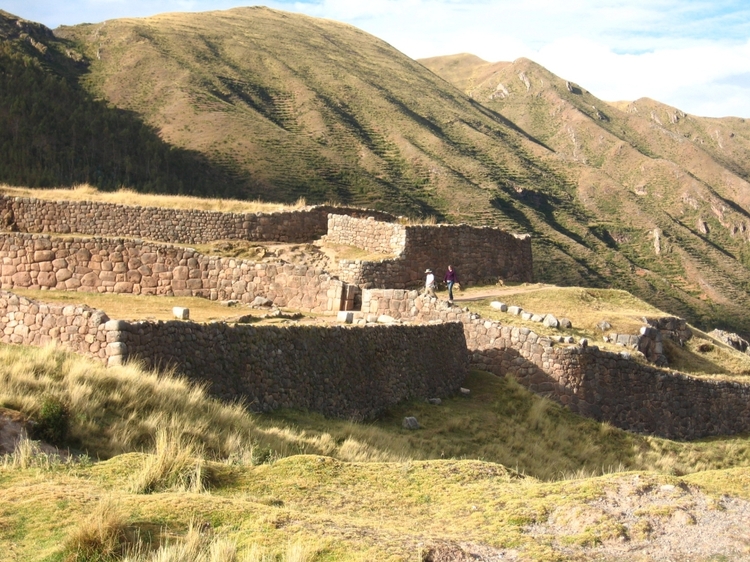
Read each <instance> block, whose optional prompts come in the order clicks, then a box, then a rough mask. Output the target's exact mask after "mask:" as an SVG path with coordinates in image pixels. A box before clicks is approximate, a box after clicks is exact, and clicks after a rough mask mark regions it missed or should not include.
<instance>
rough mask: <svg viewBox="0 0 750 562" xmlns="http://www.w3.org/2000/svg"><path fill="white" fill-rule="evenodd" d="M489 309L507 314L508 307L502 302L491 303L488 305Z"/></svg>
mask: <svg viewBox="0 0 750 562" xmlns="http://www.w3.org/2000/svg"><path fill="white" fill-rule="evenodd" d="M490 307H491V308H494V309H495V310H499V311H500V312H508V305H507V304H505V303H504V302H500V301H492V302H491V303H490Z"/></svg>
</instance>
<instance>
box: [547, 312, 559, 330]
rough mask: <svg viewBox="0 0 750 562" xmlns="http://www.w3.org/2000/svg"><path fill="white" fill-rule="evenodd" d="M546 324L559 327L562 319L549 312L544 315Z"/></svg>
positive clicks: (550, 326)
mask: <svg viewBox="0 0 750 562" xmlns="http://www.w3.org/2000/svg"><path fill="white" fill-rule="evenodd" d="M544 325H545V326H547V327H549V328H559V327H560V321H559V320H558V319H557V318H555V317H554V316H553V315H552V314H547V315H546V316H545V317H544Z"/></svg>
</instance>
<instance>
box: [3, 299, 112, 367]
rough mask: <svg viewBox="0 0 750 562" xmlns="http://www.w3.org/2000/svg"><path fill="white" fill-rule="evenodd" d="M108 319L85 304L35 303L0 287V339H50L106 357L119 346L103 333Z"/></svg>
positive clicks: (27, 342)
mask: <svg viewBox="0 0 750 562" xmlns="http://www.w3.org/2000/svg"><path fill="white" fill-rule="evenodd" d="M108 320H109V318H108V317H107V315H106V314H105V313H104V312H102V311H101V310H96V309H94V308H90V307H88V306H84V305H57V304H45V303H39V302H35V301H32V300H30V299H27V298H24V297H19V296H18V295H14V294H12V293H9V292H7V291H0V332H1V333H2V336H1V337H0V341H1V342H2V343H14V344H21V345H35V346H44V345H47V344H50V343H53V342H54V343H59V344H62V345H63V346H65V347H66V348H68V349H70V350H71V351H75V352H76V353H80V354H82V355H86V356H88V357H94V358H96V359H99V360H101V361H106V360H107V358H108V357H109V356H110V355H114V354H119V353H118V350H119V348H120V346H119V345H118V344H117V343H115V342H114V339H112V338H109V339H108V337H107V331H106V330H105V324H106V323H107V321H108ZM108 346H109V348H108Z"/></svg>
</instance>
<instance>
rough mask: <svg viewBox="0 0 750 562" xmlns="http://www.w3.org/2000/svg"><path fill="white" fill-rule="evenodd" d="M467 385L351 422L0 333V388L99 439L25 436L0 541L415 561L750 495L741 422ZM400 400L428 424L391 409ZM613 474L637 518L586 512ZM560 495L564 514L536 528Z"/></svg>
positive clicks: (32, 412)
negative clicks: (614, 419)
mask: <svg viewBox="0 0 750 562" xmlns="http://www.w3.org/2000/svg"><path fill="white" fill-rule="evenodd" d="M466 385H467V386H468V387H469V388H470V389H471V391H472V392H471V395H470V397H469V398H466V397H457V398H452V399H447V400H445V401H444V402H443V403H442V404H441V405H440V406H433V405H430V404H426V403H421V402H413V403H405V404H401V405H399V406H398V407H396V408H393V409H392V410H390V411H389V412H388V413H386V414H385V415H384V416H382V417H381V418H380V419H378V420H377V421H375V422H372V423H368V424H354V423H351V422H347V421H342V420H330V419H325V418H323V417H321V416H318V415H315V414H309V413H304V412H293V411H282V412H277V413H274V414H270V415H256V414H251V413H248V412H247V411H245V410H244V409H242V408H241V407H239V406H237V405H227V404H222V403H220V402H218V401H216V400H214V399H212V398H210V397H208V396H207V395H206V394H205V392H204V391H202V390H201V389H200V388H196V387H194V386H192V385H190V384H188V383H186V382H185V381H181V380H179V379H175V378H174V377H173V375H172V374H170V373H161V374H160V373H149V372H144V371H142V370H141V369H139V368H138V367H137V366H134V365H131V366H127V367H114V368H110V369H105V368H103V367H101V366H100V365H98V364H95V363H92V362H89V361H88V360H86V359H81V358H79V357H76V356H74V355H71V354H66V353H62V352H59V351H55V350H53V349H50V348H46V349H41V350H40V349H26V348H20V347H9V346H0V404H2V405H4V406H5V407H10V408H13V409H17V410H20V411H22V412H24V414H25V415H28V416H30V417H32V418H34V417H36V416H38V414H39V411H40V404H41V403H42V401H43V400H49V399H52V398H54V399H56V400H59V401H60V402H62V403H64V404H66V407H67V408H68V411H69V414H70V427H69V433H68V437H67V439H66V441H67V442H68V443H69V444H71V445H72V446H73V447H74V451H82V450H86V451H88V453H89V456H90V458H107V457H111V458H110V460H107V461H106V462H92V461H90V460H85V459H84V460H79V461H70V460H68V461H64V460H60V459H58V458H57V457H55V456H50V455H49V454H45V453H42V452H40V451H38V450H35V447H34V444H33V443H28V442H27V443H23V444H22V446H21V447H19V449H18V450H17V451H16V453H15V454H13V455H10V456H6V457H5V458H4V460H3V462H2V464H0V523H1V524H2V529H3V532H2V533H0V547H1V548H3V549H4V551H5V552H11V553H12V554H13V555H14V557H15V558H14V559H16V560H48V561H52V560H59V561H63V560H81V561H83V560H87V561H93V560H128V561H131V562H146V561H151V560H153V561H154V562H156V561H157V560H159V561H164V560H195V561H198V560H205V561H209V560H211V561H216V562H219V561H232V560H237V561H257V562H260V561H263V560H265V561H270V560H274V561H282V562H300V561H302V562H313V561H328V560H330V561H333V560H342V561H343V560H358V561H364V560H394V561H395V560H403V561H409V560H415V561H420V562H422V561H424V560H429V559H430V558H429V555H430V554H429V553H432V555H435V556H437V554H435V553H440V552H442V550H441V549H446V548H447V549H449V550H450V548H457V546H456V545H459V544H463V545H466V544H481V545H485V547H483V548H490V549H494V550H493V551H496V552H500V551H502V552H506V553H509V552H511V551H513V552H516V554H521V559H525V560H563V559H568V558H566V557H565V556H563V555H562V554H561V552H562V551H561V550H560V549H561V548H562V546H561V545H569V546H571V545H572V547H575V548H578V549H580V548H584V549H586V548H593V547H597V545H599V546H602V545H607V544H609V543H610V542H611V541H620V540H621V539H620V538H618V537H627V538H628V540H629V541H638V540H641V539H640V538H639V537H641V534H642V532H643V529H642V527H645V526H646V525H647V524H652V523H654V521H653V520H654V518H655V517H656V518H658V517H663V515H661V514H663V513H666V514H670V513H673V512H675V511H678V510H682V509H685V505H687V503H689V502H693V504H695V505H696V506H697V505H698V504H700V505H703V504H706V503H708V504H709V505H714V507H713V508H712V509H714V510H718V511H717V513H719V512H722V510H724V512H727V510H729V511H728V515H731V510H732V509H734V508H733V507H731V506H730V505H729V504H727V506H726V507H722V506H724V503H722V502H725V501H726V500H725V499H722V497H724V496H725V495H726V494H730V495H732V496H736V497H739V498H746V499H750V487H748V485H747V482H748V481H750V479H749V477H748V474H750V472H749V471H748V469H747V468H746V467H747V466H749V465H750V440H749V439H748V437H747V436H735V437H731V438H714V439H707V440H701V441H697V442H692V443H680V442H673V441H668V440H663V439H656V438H650V437H644V436H637V435H633V434H629V433H627V432H624V431H621V430H618V429H615V428H613V427H611V426H608V425H607V424H600V423H597V422H594V421H592V420H588V419H584V418H580V417H578V416H575V415H573V414H571V413H570V412H569V411H567V410H565V409H563V408H561V407H560V406H558V405H556V404H554V403H552V402H549V401H548V400H546V399H543V398H540V397H538V396H534V395H531V394H529V393H528V392H527V391H526V390H524V389H523V388H521V387H519V386H518V385H517V384H515V383H513V382H512V381H508V380H505V379H501V378H498V377H495V376H493V375H489V374H487V373H481V372H474V373H472V374H471V376H470V377H469V379H468V380H467V381H466ZM405 415H415V416H417V417H418V419H419V421H420V425H422V426H423V429H420V430H419V431H416V432H409V431H407V430H404V429H402V428H401V426H400V420H401V419H402V418H403V416H405ZM129 451H134V452H129ZM138 451H144V452H138ZM113 455H114V456H113ZM632 471H639V472H632ZM681 475H685V476H681ZM634 482H637V485H634V484H633V483H634ZM665 486H666V487H667V488H669V487H672V488H674V489H676V490H677V491H678V492H679V493H677V492H676V493H675V494H672V495H669V494H667V496H669V497H665V494H664V493H662V492H660V490H662V489H665V488H664V487H665ZM704 490H705V491H704ZM612 494H616V495H617V497H618V498H620V499H619V500H618V501H626V500H627V501H637V502H639V505H640V504H643V505H644V507H642V508H641V509H640V510H639V511H638V513H639V514H640V515H638V517H637V519H638V521H636V522H633V521H629V522H626V523H627V524H626V523H623V521H621V518H618V516H617V515H614V514H612V513H609V512H607V513H603V512H602V513H599V512H597V513H598V515H597V516H596V517H592V516H591V509H592V507H591V505H592V503H596V502H602V501H605V500H606V498H611V497H612ZM712 498H713V499H712ZM647 499H648V502H650V503H648V502H647V504H644V503H643V502H645V501H646V500H647ZM606 501H611V500H606ZM711 502H713V503H711ZM691 505H692V504H691ZM691 509H692V510H693V511H694V512H696V513H697V511H696V510H698V507H695V506H694V507H692V508H691ZM563 512H566V513H570V514H575V515H568V516H566V517H567V519H566V520H567V521H569V524H567V525H566V526H563V527H564V528H563V529H562V530H560V529H558V530H556V531H555V532H554V533H551V534H546V535H543V536H541V537H540V536H535V535H534V534H533V533H530V532H529V528H530V526H531V527H533V526H535V525H550V524H551V523H550V522H551V521H557V522H558V526H559V521H560V518H561V517H562V515H561V514H562V513H563ZM649 521H650V522H651V523H649ZM654 524H655V523H654ZM654 532H656V531H654ZM639 533H641V534H639ZM467 548H468V547H467ZM565 548H567V547H565ZM157 557H160V558H157ZM446 560H447V558H446Z"/></svg>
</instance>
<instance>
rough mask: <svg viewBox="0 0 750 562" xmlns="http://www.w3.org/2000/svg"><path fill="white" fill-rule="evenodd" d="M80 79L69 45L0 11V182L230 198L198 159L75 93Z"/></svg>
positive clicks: (83, 65)
mask: <svg viewBox="0 0 750 562" xmlns="http://www.w3.org/2000/svg"><path fill="white" fill-rule="evenodd" d="M87 71H88V61H87V60H86V59H85V58H84V57H83V56H82V55H81V54H80V53H79V52H78V51H77V50H76V49H75V48H74V47H73V46H72V45H71V44H70V43H69V42H67V41H64V40H60V39H58V38H56V37H55V36H54V35H53V34H52V31H50V30H49V29H47V28H46V27H44V26H42V25H40V24H36V23H33V22H28V21H25V20H22V19H19V18H16V17H15V16H12V15H10V14H8V13H6V12H3V11H2V10H0V178H1V180H0V181H4V182H7V183H11V184H15V185H25V186H30V187H39V186H43V187H50V186H65V185H67V186H71V185H75V184H78V183H91V184H93V185H95V186H97V187H99V188H102V189H108V190H110V189H117V188H119V187H121V186H128V187H131V188H135V189H138V190H141V191H158V192H165V193H202V194H205V193H206V192H207V191H208V190H211V192H212V193H214V194H215V195H217V196H218V195H221V194H231V193H232V192H233V185H232V184H231V183H229V182H228V181H227V175H226V173H225V172H224V171H223V170H222V169H221V168H220V167H218V166H216V165H214V164H209V163H208V161H207V159H206V158H205V157H204V156H203V155H201V154H199V153H197V152H195V151H190V150H186V149H184V148H177V147H174V146H171V145H169V144H167V143H165V142H164V140H163V139H162V138H160V136H159V132H158V130H157V129H156V128H154V127H153V126H151V125H147V124H146V123H144V121H143V119H142V118H141V117H139V116H138V115H136V114H135V113H133V112H132V111H126V110H123V109H118V108H116V107H114V106H112V105H111V104H109V103H108V102H107V101H105V100H102V99H97V97H96V96H94V95H92V93H90V92H88V91H86V90H85V89H84V88H82V87H81V85H80V83H79V79H80V77H81V76H82V75H84V74H85V73H86V72H87Z"/></svg>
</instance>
